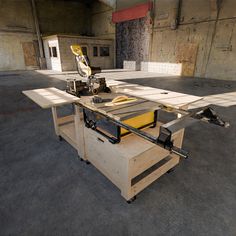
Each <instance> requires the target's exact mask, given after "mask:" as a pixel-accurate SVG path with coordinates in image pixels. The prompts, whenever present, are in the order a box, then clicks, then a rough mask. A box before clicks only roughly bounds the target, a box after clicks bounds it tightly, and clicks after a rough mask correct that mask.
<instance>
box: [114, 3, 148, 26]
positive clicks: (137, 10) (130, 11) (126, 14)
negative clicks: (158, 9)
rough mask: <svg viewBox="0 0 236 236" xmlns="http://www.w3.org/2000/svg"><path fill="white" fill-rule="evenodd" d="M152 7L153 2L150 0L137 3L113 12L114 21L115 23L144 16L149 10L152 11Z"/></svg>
mask: <svg viewBox="0 0 236 236" xmlns="http://www.w3.org/2000/svg"><path fill="white" fill-rule="evenodd" d="M151 9H152V2H151V1H148V2H147V3H143V4H140V5H136V6H134V7H130V8H126V9H123V10H120V11H116V12H113V13H112V21H113V23H119V22H123V21H128V20H135V19H139V18H143V17H145V16H146V15H147V13H148V11H150V10H151Z"/></svg>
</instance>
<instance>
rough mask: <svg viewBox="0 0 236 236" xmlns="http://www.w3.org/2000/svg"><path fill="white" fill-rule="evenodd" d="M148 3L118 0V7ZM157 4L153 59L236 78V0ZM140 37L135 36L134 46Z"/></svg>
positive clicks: (192, 72)
mask: <svg viewBox="0 0 236 236" xmlns="http://www.w3.org/2000/svg"><path fill="white" fill-rule="evenodd" d="M144 2H147V1H143V0H132V1H125V0H118V1H117V9H118V10H120V9H124V8H127V7H131V6H134V5H137V4H139V3H144ZM153 4H154V6H153V12H151V15H152V16H153V17H152V19H153V24H152V31H151V32H152V33H151V37H150V48H149V61H153V62H167V63H168V62H170V63H182V64H183V70H184V71H183V74H184V75H187V76H198V77H208V78H217V79H231V80H233V79H234V80H236V76H235V75H236V48H235V47H236V10H235V9H236V1H235V0H154V1H153ZM123 40H125V37H124V38H123ZM137 40H139V39H137V38H135V37H134V38H133V39H131V42H130V47H133V45H135V44H137ZM122 43H124V42H122ZM130 60H132V58H130Z"/></svg>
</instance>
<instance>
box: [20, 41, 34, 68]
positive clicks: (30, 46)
mask: <svg viewBox="0 0 236 236" xmlns="http://www.w3.org/2000/svg"><path fill="white" fill-rule="evenodd" d="M22 48H23V53H24V59H25V65H26V66H38V62H37V57H36V52H35V48H34V43H33V42H23V43H22Z"/></svg>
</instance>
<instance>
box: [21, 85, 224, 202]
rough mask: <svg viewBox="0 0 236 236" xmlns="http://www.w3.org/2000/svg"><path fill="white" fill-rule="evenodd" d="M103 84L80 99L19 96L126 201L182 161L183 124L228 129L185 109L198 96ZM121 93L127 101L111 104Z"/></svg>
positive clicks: (55, 93)
mask: <svg viewBox="0 0 236 236" xmlns="http://www.w3.org/2000/svg"><path fill="white" fill-rule="evenodd" d="M107 86H108V87H109V88H110V89H111V93H103V92H102V93H99V94H98V96H92V95H88V96H80V98H78V97H76V96H73V95H71V94H68V93H66V92H64V91H61V90H58V89H56V88H45V89H36V90H29V91H23V93H24V94H25V95H26V96H28V97H29V98H30V99H32V100H33V101H34V102H35V103H37V104H38V105H39V106H41V107H42V108H51V109H52V115H53V121H54V127H55V132H56V135H57V136H58V137H59V138H60V139H64V140H66V141H67V142H68V143H70V144H71V145H72V146H73V147H74V148H75V149H76V150H77V151H78V155H79V157H80V158H81V160H84V161H86V162H87V163H92V164H93V165H94V166H95V167H96V168H97V169H98V170H99V171H101V172H102V173H103V174H104V175H105V176H106V177H107V178H108V179H109V180H110V181H112V182H113V183H114V184H115V185H116V186H117V187H118V188H119V189H120V191H121V195H122V196H123V197H124V198H125V199H126V200H127V201H128V202H131V201H132V200H134V199H135V196H136V195H137V194H138V193H139V192H140V191H142V190H143V189H145V188H146V187H147V186H149V185H150V184H151V183H152V182H154V181H155V180H157V179H158V178H159V177H160V176H162V175H163V174H165V173H166V172H168V171H170V170H172V169H173V168H174V167H175V166H176V165H177V164H178V163H179V161H180V158H182V159H184V158H187V157H188V153H187V152H186V151H184V150H183V149H182V142H183V137H184V128H185V127H186V126H189V125H191V124H193V123H195V122H198V121H204V122H208V123H213V124H215V125H219V126H223V127H226V126H228V124H227V123H226V122H224V121H222V120H221V119H220V118H219V117H218V116H217V114H216V113H215V112H214V111H213V110H212V109H211V108H209V107H207V108H204V109H201V110H197V111H194V112H192V111H191V112H190V111H188V105H189V104H191V103H193V102H196V101H198V100H200V99H201V97H197V96H192V95H187V94H182V93H176V92H172V91H166V90H161V89H155V88H151V87H144V86H139V85H136V84H129V83H124V82H120V81H108V82H107ZM124 95H126V96H128V98H129V99H128V100H129V101H128V100H127V101H123V102H122V100H121V101H120V102H117V103H115V102H114V101H115V99H116V98H117V96H118V97H120V96H124ZM118 100H119V99H118ZM113 103H114V104H113ZM66 104H73V105H74V112H73V114H71V115H69V116H65V117H59V116H58V114H57V109H58V108H59V107H61V106H64V105H66ZM163 120H165V121H163Z"/></svg>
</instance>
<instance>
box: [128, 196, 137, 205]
mask: <svg viewBox="0 0 236 236" xmlns="http://www.w3.org/2000/svg"><path fill="white" fill-rule="evenodd" d="M135 200H136V196H134V197H132V198H131V199H130V200H128V201H127V203H128V204H131V203H132V202H134V201H135Z"/></svg>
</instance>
